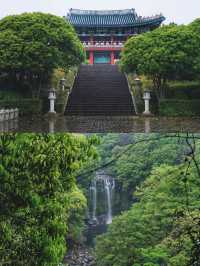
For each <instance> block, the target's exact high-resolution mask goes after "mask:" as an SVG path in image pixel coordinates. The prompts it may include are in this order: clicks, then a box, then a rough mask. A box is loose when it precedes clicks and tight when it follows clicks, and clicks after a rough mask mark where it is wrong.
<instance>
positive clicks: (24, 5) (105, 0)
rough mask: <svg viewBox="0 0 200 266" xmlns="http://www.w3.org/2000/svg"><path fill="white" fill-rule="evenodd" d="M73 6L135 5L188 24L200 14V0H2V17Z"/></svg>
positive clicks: (58, 12) (60, 10)
mask: <svg viewBox="0 0 200 266" xmlns="http://www.w3.org/2000/svg"><path fill="white" fill-rule="evenodd" d="M70 8H79V9H126V8H135V9H136V12H137V13H138V14H139V15H142V16H150V15H153V14H158V13H163V14H164V15H165V17H166V18H167V23H168V22H175V23H178V24H182V23H184V24H187V23H190V22H191V21H193V20H194V19H196V18H198V17H200V0H98V1H97V0H0V18H2V17H4V16H6V15H10V14H20V13H23V12H33V11H41V12H46V13H52V14H55V15H58V16H64V15H66V13H67V11H68V10H69V9H70Z"/></svg>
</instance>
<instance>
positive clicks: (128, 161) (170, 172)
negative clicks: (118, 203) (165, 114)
mask: <svg viewBox="0 0 200 266" xmlns="http://www.w3.org/2000/svg"><path fill="white" fill-rule="evenodd" d="M107 137H108V136H107ZM115 137H116V136H115ZM124 137H125V136H123V138H124ZM155 137H157V138H158V139H157V141H155V140H154V141H153V140H152V141H150V142H144V143H140V144H137V145H138V146H137V145H134V146H133V148H132V149H131V150H130V151H129V152H128V153H127V154H123V156H122V157H121V158H120V159H119V160H118V161H117V163H116V165H118V166H117V168H116V169H117V171H118V174H117V172H116V177H117V179H118V180H120V182H121V183H122V184H123V185H124V186H125V188H126V187H129V188H133V189H134V197H135V202H134V204H133V205H132V207H131V208H130V210H128V211H125V212H124V213H122V214H121V215H120V216H118V217H116V218H115V219H114V222H113V224H111V225H110V226H109V228H108V232H107V233H106V234H104V235H102V236H100V237H98V238H97V246H96V256H97V265H99V266H110V265H112V266H144V265H145V266H159V265H166V266H179V265H183V266H191V265H199V263H200V261H199V232H200V228H199V221H200V213H199V208H200V201H199V198H200V192H199V185H200V172H199V167H198V163H199V159H200V154H199V152H198V150H199V145H198V143H197V144H195V142H193V141H191V140H189V141H188V140H187V141H186V142H185V141H182V140H181V139H179V140H178V142H177V140H176V141H175V140H174V139H165V138H164V139H159V135H150V136H149V138H150V139H151V138H155ZM140 138H144V136H140V137H139V138H138V139H140ZM125 139H126V141H127V138H125ZM115 141H116V139H115V140H114V138H111V142H110V143H111V146H110V149H112V148H111V147H112V145H113V142H115ZM129 141H130V139H129ZM157 143H158V144H157ZM113 147H114V145H113ZM159 148H160V149H159ZM108 149H109V145H108ZM116 149H117V150H119V147H117V148H116ZM137 155H138V156H137ZM140 158H141V159H142V160H140ZM119 174H121V175H122V176H120V175H119ZM137 178H138V179H139V180H137Z"/></svg>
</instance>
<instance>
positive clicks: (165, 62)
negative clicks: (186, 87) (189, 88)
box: [121, 21, 200, 99]
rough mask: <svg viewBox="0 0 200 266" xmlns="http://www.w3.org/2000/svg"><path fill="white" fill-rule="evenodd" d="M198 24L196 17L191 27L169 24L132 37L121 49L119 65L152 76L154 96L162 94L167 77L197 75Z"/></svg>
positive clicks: (127, 70) (179, 77)
mask: <svg viewBox="0 0 200 266" xmlns="http://www.w3.org/2000/svg"><path fill="white" fill-rule="evenodd" d="M198 24H199V21H197V22H196V23H194V25H193V27H191V26H177V25H174V24H172V25H168V26H162V27H160V28H158V29H156V30H154V31H152V32H148V33H145V34H142V35H139V36H137V37H132V38H131V39H129V40H128V42H127V43H126V45H125V49H124V50H123V52H122V60H121V65H122V68H123V69H124V70H125V71H126V72H134V71H136V72H137V73H138V74H143V75H146V76H148V77H149V78H150V79H152V80H153V83H154V88H155V92H156V94H157V98H158V99H160V98H163V97H165V94H166V92H165V90H166V82H167V81H168V80H173V79H184V80H186V79H193V78H198V77H199V69H200V68H199V66H200V47H199V32H198V31H197V30H195V29H197V28H198V27H197V25H198Z"/></svg>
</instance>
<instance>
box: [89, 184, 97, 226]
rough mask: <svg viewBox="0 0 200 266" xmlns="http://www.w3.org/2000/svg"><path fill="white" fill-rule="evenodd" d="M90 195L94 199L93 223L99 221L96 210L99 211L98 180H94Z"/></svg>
mask: <svg viewBox="0 0 200 266" xmlns="http://www.w3.org/2000/svg"><path fill="white" fill-rule="evenodd" d="M90 193H91V199H92V221H97V218H96V210H97V181H96V179H94V180H92V183H91V186H90Z"/></svg>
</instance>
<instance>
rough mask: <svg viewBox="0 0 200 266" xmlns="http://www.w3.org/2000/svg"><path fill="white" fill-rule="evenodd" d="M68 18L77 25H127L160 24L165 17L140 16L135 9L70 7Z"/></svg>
mask: <svg viewBox="0 0 200 266" xmlns="http://www.w3.org/2000/svg"><path fill="white" fill-rule="evenodd" d="M67 20H68V21H69V22H70V23H71V24H72V25H74V26H75V27H85V26H86V27H99V26H103V27H114V26H121V27H126V26H138V25H146V24H156V25H159V24H161V23H162V22H163V21H164V20H165V18H164V17H163V16H162V15H157V16H153V17H147V18H143V17H139V16H138V15H137V13H136V12H135V9H125V10H109V11H104V10H102V11H96V10H78V9H70V12H69V13H68V14H67Z"/></svg>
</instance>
